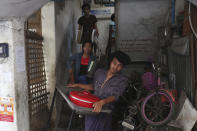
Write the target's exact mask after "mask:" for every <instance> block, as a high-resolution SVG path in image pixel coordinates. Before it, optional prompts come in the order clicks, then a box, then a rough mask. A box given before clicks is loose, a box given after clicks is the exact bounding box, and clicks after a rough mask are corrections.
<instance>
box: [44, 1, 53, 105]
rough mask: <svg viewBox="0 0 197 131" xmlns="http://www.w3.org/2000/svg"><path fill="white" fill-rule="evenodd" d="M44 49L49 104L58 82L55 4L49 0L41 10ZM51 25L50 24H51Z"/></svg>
mask: <svg viewBox="0 0 197 131" xmlns="http://www.w3.org/2000/svg"><path fill="white" fill-rule="evenodd" d="M41 19H42V35H43V37H44V40H43V50H44V55H45V67H46V77H47V91H49V92H50V95H49V104H48V105H51V101H52V97H53V92H54V88H55V84H56V77H55V67H56V52H55V49H56V43H55V42H56V39H55V5H54V2H49V3H48V4H46V5H45V6H44V7H43V8H42V10H41ZM49 25H50V26H49Z"/></svg>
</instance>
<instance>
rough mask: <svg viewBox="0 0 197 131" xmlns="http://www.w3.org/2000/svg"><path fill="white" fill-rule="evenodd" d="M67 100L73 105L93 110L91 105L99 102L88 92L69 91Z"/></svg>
mask: <svg viewBox="0 0 197 131" xmlns="http://www.w3.org/2000/svg"><path fill="white" fill-rule="evenodd" d="M69 98H70V100H71V101H72V102H73V103H74V104H76V105H78V106H81V107H87V108H93V104H94V103H95V102H97V101H99V100H100V98H98V97H96V96H94V95H92V94H91V93H90V92H88V91H71V92H70V95H69Z"/></svg>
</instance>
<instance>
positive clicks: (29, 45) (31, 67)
mask: <svg viewBox="0 0 197 131" xmlns="http://www.w3.org/2000/svg"><path fill="white" fill-rule="evenodd" d="M42 40H43V38H42V37H41V36H40V35H38V34H36V33H34V32H30V31H27V32H26V41H25V44H26V66H27V78H28V96H29V99H28V101H29V114H30V120H31V118H32V116H34V115H36V114H38V113H40V112H42V111H44V110H46V109H47V103H48V101H47V99H48V97H47V95H48V94H49V93H48V92H47V89H46V73H45V63H44V54H43V44H42Z"/></svg>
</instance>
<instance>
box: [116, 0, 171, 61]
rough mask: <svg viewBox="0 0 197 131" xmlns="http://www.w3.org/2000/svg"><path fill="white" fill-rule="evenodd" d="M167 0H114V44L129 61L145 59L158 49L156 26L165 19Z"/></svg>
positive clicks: (168, 1) (168, 2) (168, 0)
mask: <svg viewBox="0 0 197 131" xmlns="http://www.w3.org/2000/svg"><path fill="white" fill-rule="evenodd" d="M169 7H170V0H132V1H131V0H118V1H117V3H116V15H117V16H118V17H117V28H118V29H117V45H118V48H119V49H121V50H123V51H125V52H127V53H128V54H129V55H130V56H131V58H132V59H133V61H147V60H148V59H150V58H151V57H152V58H154V57H155V56H156V53H157V51H158V46H159V44H158V41H157V28H158V27H159V26H162V25H163V24H164V22H165V18H166V17H165V15H166V14H167V11H168V8H169Z"/></svg>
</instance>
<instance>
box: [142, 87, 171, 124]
mask: <svg viewBox="0 0 197 131" xmlns="http://www.w3.org/2000/svg"><path fill="white" fill-rule="evenodd" d="M173 113H174V102H173V100H172V98H171V96H169V94H168V93H167V92H165V91H163V90H159V91H158V93H156V92H153V93H151V94H149V95H148V96H147V97H146V98H145V99H144V101H143V102H142V105H141V115H142V119H143V120H144V121H145V122H146V123H147V124H148V125H151V126H160V125H164V124H166V123H167V122H169V121H170V119H171V117H172V115H173Z"/></svg>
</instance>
